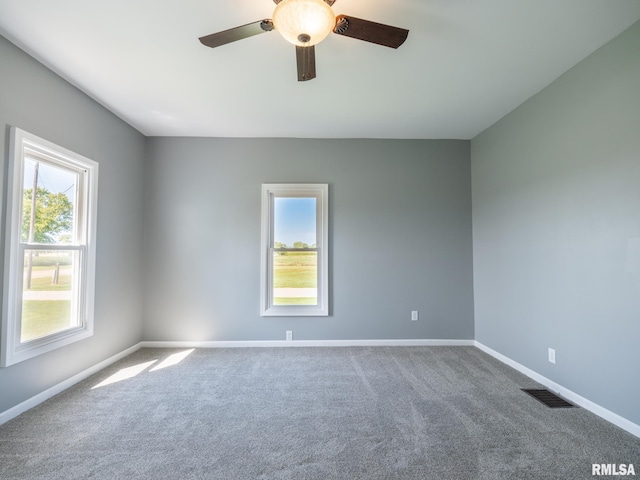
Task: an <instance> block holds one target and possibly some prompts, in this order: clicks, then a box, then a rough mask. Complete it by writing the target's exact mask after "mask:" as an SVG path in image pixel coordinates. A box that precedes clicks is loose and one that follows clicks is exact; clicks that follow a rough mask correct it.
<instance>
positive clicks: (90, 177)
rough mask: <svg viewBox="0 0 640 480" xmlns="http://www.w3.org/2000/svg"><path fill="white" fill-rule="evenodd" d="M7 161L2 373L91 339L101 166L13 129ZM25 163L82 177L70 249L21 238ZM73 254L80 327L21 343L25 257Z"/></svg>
mask: <svg viewBox="0 0 640 480" xmlns="http://www.w3.org/2000/svg"><path fill="white" fill-rule="evenodd" d="M10 138H11V141H10V147H9V161H8V167H9V168H8V181H7V187H8V188H7V197H6V198H7V207H6V228H5V252H4V255H5V256H4V261H5V268H4V279H3V281H4V288H3V290H4V292H3V309H2V328H1V332H2V340H1V342H0V367H8V366H10V365H14V364H16V363H19V362H22V361H24V360H27V359H30V358H33V357H36V356H38V355H41V354H43V353H46V352H49V351H52V350H55V349H57V348H60V347H63V346H65V345H69V344H71V343H74V342H77V341H79V340H82V339H85V338H88V337H90V336H92V335H93V323H94V297H95V263H96V230H97V203H98V163H97V162H95V161H93V160H90V159H89V158H86V157H84V156H82V155H79V154H77V153H75V152H72V151H70V150H67V149H66V148H63V147H60V146H59V145H56V144H54V143H52V142H49V141H47V140H44V139H42V138H40V137H37V136H36V135H33V134H31V133H29V132H26V131H24V130H21V129H19V128H16V127H12V128H11V134H10ZM27 158H29V159H36V160H37V161H38V162H41V163H45V164H48V165H51V166H55V167H56V168H61V169H64V170H67V171H72V172H74V173H76V174H77V175H78V184H77V198H76V200H75V202H76V205H75V217H74V235H73V237H74V238H73V241H72V242H70V243H69V244H60V243H57V244H56V243H54V244H44V243H36V242H29V241H28V240H27V241H24V240H23V238H22V215H23V195H24V194H23V184H24V169H25V163H26V160H27ZM28 250H36V251H37V250H43V251H54V250H70V251H76V252H78V254H77V257H78V267H77V273H78V278H76V279H74V282H75V284H76V288H77V289H78V295H77V302H76V305H75V306H74V305H72V307H71V308H72V311H76V312H77V318H78V326H75V327H70V328H67V329H65V330H62V331H59V332H55V333H52V334H49V335H46V336H42V337H39V338H36V339H32V340H27V341H24V342H23V341H22V340H21V327H22V296H23V281H24V277H23V273H24V258H25V252H26V251H28ZM74 309H75V310H74Z"/></svg>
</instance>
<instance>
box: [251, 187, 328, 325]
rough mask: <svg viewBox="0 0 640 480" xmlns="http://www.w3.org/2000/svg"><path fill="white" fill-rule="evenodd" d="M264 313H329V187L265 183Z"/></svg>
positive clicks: (275, 314) (288, 314)
mask: <svg viewBox="0 0 640 480" xmlns="http://www.w3.org/2000/svg"><path fill="white" fill-rule="evenodd" d="M261 239H262V240H261V289H260V290H261V295H260V305H261V306H260V314H261V315H262V316H327V315H329V185H328V184H326V183H319V184H318V183H291V184H288V183H285V184H283V183H277V184H273V183H272V184H263V185H262V232H261Z"/></svg>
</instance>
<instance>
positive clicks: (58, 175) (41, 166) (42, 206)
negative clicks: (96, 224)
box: [22, 158, 78, 245]
mask: <svg viewBox="0 0 640 480" xmlns="http://www.w3.org/2000/svg"><path fill="white" fill-rule="evenodd" d="M77 184H78V174H77V173H75V172H73V171H70V170H66V169H63V168H59V167H54V166H52V165H49V164H48V163H43V162H38V161H36V160H34V159H31V158H26V159H25V162H24V179H23V191H22V241H23V242H29V243H48V244H63V245H68V244H71V243H74V221H75V218H74V217H75V215H74V207H75V204H76V190H77V188H76V187H77ZM34 187H35V191H36V195H35V200H34V198H33V191H34ZM34 206H35V209H34ZM32 211H33V212H34V213H33V214H32Z"/></svg>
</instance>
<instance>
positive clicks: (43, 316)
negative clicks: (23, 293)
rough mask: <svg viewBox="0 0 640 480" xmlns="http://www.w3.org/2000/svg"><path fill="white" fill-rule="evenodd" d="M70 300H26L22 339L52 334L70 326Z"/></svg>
mask: <svg viewBox="0 0 640 480" xmlns="http://www.w3.org/2000/svg"><path fill="white" fill-rule="evenodd" d="M70 316H71V301H70V300H24V301H23V302H22V330H21V332H20V341H22V342H27V341H29V340H33V339H35V338H40V337H44V336H45V335H51V334H52V333H56V332H61V331H62V330H65V329H67V328H69V322H70Z"/></svg>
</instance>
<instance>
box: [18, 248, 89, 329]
mask: <svg viewBox="0 0 640 480" xmlns="http://www.w3.org/2000/svg"><path fill="white" fill-rule="evenodd" d="M78 257H79V252H78V251H77V250H64V251H60V250H56V251H45V250H36V249H34V250H31V249H28V250H26V251H25V256H24V272H23V289H22V321H21V323H20V342H28V341H29V340H34V339H36V338H40V337H44V336H47V335H51V334H54V333H58V332H62V331H64V330H67V329H69V328H74V327H77V326H79V322H78V314H77V305H78V287H77V285H78V265H79V261H78Z"/></svg>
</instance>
